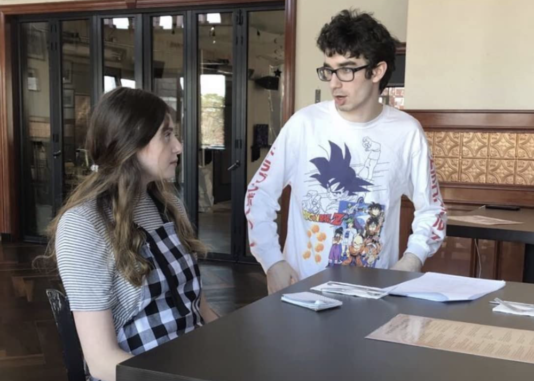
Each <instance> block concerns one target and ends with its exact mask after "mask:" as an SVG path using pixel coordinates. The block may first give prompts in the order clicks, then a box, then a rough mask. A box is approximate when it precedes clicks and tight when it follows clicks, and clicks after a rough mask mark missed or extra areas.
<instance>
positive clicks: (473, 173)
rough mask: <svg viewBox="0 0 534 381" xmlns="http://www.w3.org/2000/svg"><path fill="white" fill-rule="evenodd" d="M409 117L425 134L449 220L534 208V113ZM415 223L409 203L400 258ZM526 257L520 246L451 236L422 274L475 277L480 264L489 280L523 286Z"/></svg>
mask: <svg viewBox="0 0 534 381" xmlns="http://www.w3.org/2000/svg"><path fill="white" fill-rule="evenodd" d="M408 112H409V113H410V114H411V115H412V116H414V117H415V118H416V119H418V120H419V121H420V122H421V124H422V126H423V128H424V130H425V133H426V135H427V138H428V141H429V144H430V146H431V149H432V153H433V156H434V162H435V163H436V170H437V173H438V177H439V180H440V187H441V192H442V195H443V198H444V201H445V204H446V206H447V209H448V211H449V214H450V215H454V214H457V213H459V212H462V211H469V210H473V209H476V208H478V207H480V206H482V205H485V204H503V205H518V206H521V207H527V208H534V112H528V111H446V110H445V111H444V110H439V111H431V110H430V111H426V110H425V111H415V110H414V111H408ZM412 220H413V205H412V204H411V202H410V201H408V200H407V199H405V200H403V203H402V212H401V236H400V243H399V244H400V252H401V253H402V252H403V251H404V250H405V248H406V243H407V240H408V236H409V235H410V232H411V228H410V227H411V222H412ZM477 248H478V250H477ZM477 251H478V253H479V254H480V258H479V256H478V255H477ZM523 258H524V245H522V244H516V243H509V242H497V241H485V240H480V241H478V242H475V241H474V240H470V239H466V238H453V237H448V238H447V239H446V241H445V243H444V244H443V246H442V248H441V249H440V250H439V251H438V252H437V253H436V254H435V255H434V257H432V258H431V259H429V260H428V261H427V263H426V265H425V268H424V270H425V271H430V270H431V271H441V272H447V273H451V274H459V275H471V276H473V275H475V273H478V271H479V270H480V269H477V266H476V265H475V263H476V262H478V261H479V262H480V263H481V265H482V266H481V274H482V276H483V277H485V278H496V279H505V280H515V281H521V278H522V268H523V267H522V266H523ZM477 275H478V274H477Z"/></svg>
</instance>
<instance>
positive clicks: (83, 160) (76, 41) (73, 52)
mask: <svg viewBox="0 0 534 381" xmlns="http://www.w3.org/2000/svg"><path fill="white" fill-rule="evenodd" d="M89 45H90V22H89V20H73V21H63V22H61V96H62V120H61V123H62V129H61V130H62V133H63V139H62V141H63V147H62V152H63V155H62V157H63V176H62V180H63V181H62V183H63V186H62V188H61V189H62V194H63V200H65V199H66V198H67V197H68V195H69V194H70V193H71V192H72V191H73V190H74V189H75V188H76V187H77V186H78V184H80V183H81V182H82V181H83V179H84V178H85V177H86V176H87V175H88V174H89V173H90V167H91V163H90V162H89V155H88V153H87V150H86V149H85V137H86V135H87V128H88V121H89V111H90V109H91V96H90V94H91V90H92V87H91V86H92V84H91V82H92V79H91V78H92V73H91V58H90V54H89V51H90V48H89Z"/></svg>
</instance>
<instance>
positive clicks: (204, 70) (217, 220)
mask: <svg viewBox="0 0 534 381" xmlns="http://www.w3.org/2000/svg"><path fill="white" fill-rule="evenodd" d="M233 17H234V16H233V14H232V13H231V12H228V13H201V14H198V15H197V23H198V29H197V33H198V82H197V83H198V146H197V155H198V168H197V170H198V234H199V238H200V239H201V240H202V241H203V242H204V243H206V244H207V245H208V246H209V248H210V252H212V253H214V254H222V255H226V256H233V255H235V253H233V252H232V225H233V221H232V203H231V194H232V171H233V170H237V169H238V168H239V167H240V163H239V162H238V161H234V162H233V161H232V160H233V144H232V143H233V141H234V138H233V136H232V124H233V123H234V113H233V106H234V105H233V91H234V86H235V79H234V44H233V35H234V25H233Z"/></svg>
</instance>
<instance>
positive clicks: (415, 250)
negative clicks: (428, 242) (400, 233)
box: [404, 243, 428, 265]
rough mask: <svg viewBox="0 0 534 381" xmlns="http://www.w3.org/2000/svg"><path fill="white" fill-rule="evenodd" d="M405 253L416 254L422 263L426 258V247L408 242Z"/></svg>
mask: <svg viewBox="0 0 534 381" xmlns="http://www.w3.org/2000/svg"><path fill="white" fill-rule="evenodd" d="M406 253H412V254H414V255H415V256H417V258H419V260H420V261H421V264H422V265H424V264H425V261H426V259H427V258H428V248H424V247H422V246H420V245H418V244H416V243H410V244H409V245H408V248H407V249H406V251H405V252H404V254H406Z"/></svg>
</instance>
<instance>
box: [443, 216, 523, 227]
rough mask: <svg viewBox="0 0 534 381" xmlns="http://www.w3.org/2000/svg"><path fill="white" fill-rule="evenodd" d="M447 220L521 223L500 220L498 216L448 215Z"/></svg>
mask: <svg viewBox="0 0 534 381" xmlns="http://www.w3.org/2000/svg"><path fill="white" fill-rule="evenodd" d="M447 219H448V220H454V221H461V222H468V223H470V224H478V225H515V224H522V222H517V221H510V220H501V219H500V218H492V217H486V216H478V215H476V216H448V217H447Z"/></svg>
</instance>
